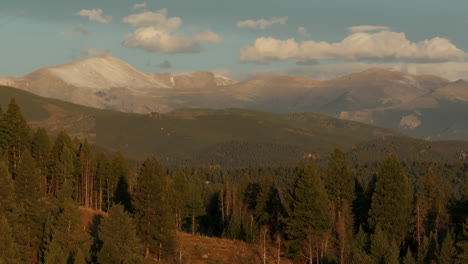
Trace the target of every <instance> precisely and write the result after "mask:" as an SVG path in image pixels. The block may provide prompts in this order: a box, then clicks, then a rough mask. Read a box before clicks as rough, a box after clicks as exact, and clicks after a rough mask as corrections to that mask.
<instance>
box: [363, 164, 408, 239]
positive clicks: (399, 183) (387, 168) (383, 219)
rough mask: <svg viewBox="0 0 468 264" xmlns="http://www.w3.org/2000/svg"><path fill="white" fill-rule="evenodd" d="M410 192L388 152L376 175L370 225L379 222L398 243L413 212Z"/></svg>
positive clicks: (375, 224)
mask: <svg viewBox="0 0 468 264" xmlns="http://www.w3.org/2000/svg"><path fill="white" fill-rule="evenodd" d="M412 197H413V196H412V192H411V188H410V185H409V183H408V178H407V177H406V175H405V173H404V172H403V168H402V167H401V165H400V161H399V160H398V158H397V157H396V156H394V155H390V156H388V157H387V159H386V160H385V161H384V162H383V163H382V164H381V166H380V169H379V173H378V176H377V182H376V186H375V191H374V194H373V195H372V204H371V209H370V212H369V224H370V226H371V227H372V228H373V229H374V230H375V228H376V226H377V225H380V227H381V229H382V231H384V232H385V233H387V234H388V235H389V239H390V240H394V241H396V243H397V244H400V242H401V241H402V240H403V239H404V237H405V236H406V234H407V233H408V231H409V228H410V224H411V214H412Z"/></svg>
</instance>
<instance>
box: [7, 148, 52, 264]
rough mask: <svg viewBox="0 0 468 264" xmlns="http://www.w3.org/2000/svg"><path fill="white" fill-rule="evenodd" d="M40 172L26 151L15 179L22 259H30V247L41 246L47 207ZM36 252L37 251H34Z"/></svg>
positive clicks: (18, 231)
mask: <svg viewBox="0 0 468 264" xmlns="http://www.w3.org/2000/svg"><path fill="white" fill-rule="evenodd" d="M38 182H39V172H38V170H37V168H36V163H35V161H34V159H33V158H32V157H31V154H30V153H29V151H28V150H26V151H24V152H23V154H22V156H21V160H20V162H19V164H18V168H17V175H16V179H15V192H16V201H17V208H18V209H17V215H18V219H17V221H15V222H14V225H13V227H14V229H16V230H17V232H16V233H15V236H16V240H17V241H18V242H19V244H20V246H22V248H21V252H23V253H24V254H23V255H21V258H22V260H26V259H29V258H30V257H31V256H29V255H27V254H28V253H30V252H31V250H30V249H29V247H33V248H34V249H35V250H36V249H38V248H39V244H40V240H41V239H40V236H41V233H42V232H41V231H42V221H43V219H42V212H41V209H45V208H44V206H43V204H41V202H40V200H39V198H40V197H41V192H40V189H39V185H38ZM33 254H36V253H33Z"/></svg>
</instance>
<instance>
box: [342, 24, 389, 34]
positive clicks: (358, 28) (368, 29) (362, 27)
mask: <svg viewBox="0 0 468 264" xmlns="http://www.w3.org/2000/svg"><path fill="white" fill-rule="evenodd" d="M348 30H349V31H351V32H353V33H355V32H371V31H382V30H390V27H386V26H370V25H359V26H353V27H349V28H348Z"/></svg>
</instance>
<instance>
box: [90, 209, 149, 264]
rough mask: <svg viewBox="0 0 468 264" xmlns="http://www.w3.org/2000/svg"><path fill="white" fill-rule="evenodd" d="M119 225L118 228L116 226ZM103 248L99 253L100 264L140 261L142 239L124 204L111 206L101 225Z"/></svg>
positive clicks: (122, 263)
mask: <svg viewBox="0 0 468 264" xmlns="http://www.w3.org/2000/svg"><path fill="white" fill-rule="evenodd" d="M116 227H118V228H116ZM99 239H100V240H101V243H102V248H101V250H100V251H99V253H98V254H97V260H98V263H100V264H114V263H116V264H124V263H140V262H142V260H141V259H140V256H139V255H138V254H139V253H140V252H141V248H140V247H141V245H140V241H139V239H138V238H137V235H136V226H135V224H134V223H133V219H132V218H131V217H130V216H129V215H128V214H127V213H126V212H125V211H124V207H123V206H122V205H119V204H116V205H114V206H112V207H111V209H110V210H109V214H108V216H107V217H106V218H104V219H103V220H102V223H101V225H100V227H99Z"/></svg>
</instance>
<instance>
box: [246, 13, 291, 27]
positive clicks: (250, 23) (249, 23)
mask: <svg viewBox="0 0 468 264" xmlns="http://www.w3.org/2000/svg"><path fill="white" fill-rule="evenodd" d="M286 22H288V17H287V16H285V17H272V18H269V19H264V18H262V19H259V20H251V19H248V20H243V21H239V22H237V27H240V28H253V29H266V28H268V27H270V26H272V25H274V24H281V25H284V24H286Z"/></svg>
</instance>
